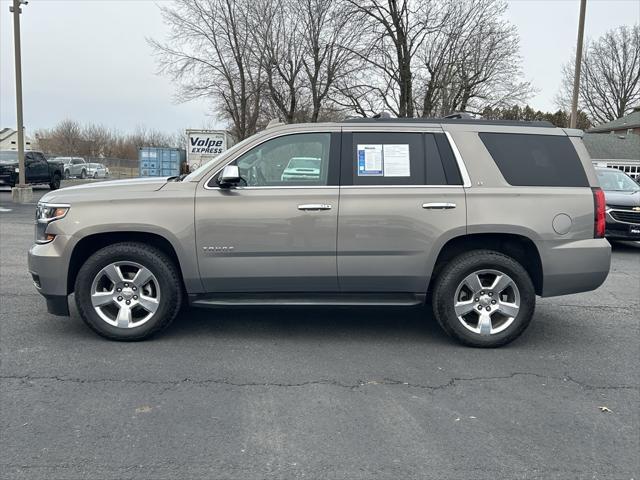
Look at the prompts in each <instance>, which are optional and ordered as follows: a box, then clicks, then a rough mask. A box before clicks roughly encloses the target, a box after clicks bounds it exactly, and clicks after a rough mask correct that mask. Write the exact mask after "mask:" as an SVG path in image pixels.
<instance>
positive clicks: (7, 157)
mask: <svg viewBox="0 0 640 480" xmlns="http://www.w3.org/2000/svg"><path fill="white" fill-rule="evenodd" d="M17 161H18V152H0V163H15V162H17Z"/></svg>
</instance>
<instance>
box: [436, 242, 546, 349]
mask: <svg viewBox="0 0 640 480" xmlns="http://www.w3.org/2000/svg"><path fill="white" fill-rule="evenodd" d="M482 270H497V271H499V272H502V273H505V274H507V275H508V276H509V277H511V279H512V280H513V282H514V283H515V285H516V287H517V289H518V290H519V296H520V309H519V311H518V313H517V314H516V315H515V317H513V318H514V319H513V320H512V322H511V323H510V325H509V326H508V327H506V328H505V329H504V330H503V331H501V332H498V333H492V334H490V335H481V334H480V333H476V332H474V331H471V330H470V329H468V328H467V327H465V325H464V324H463V322H462V321H461V320H460V319H459V318H458V316H457V315H456V312H455V309H454V302H455V297H456V292H457V290H458V287H459V285H461V283H462V282H463V280H464V279H465V278H466V277H467V276H469V275H471V274H473V273H474V272H478V271H482ZM535 301H536V296H535V289H534V287H533V283H532V281H531V278H530V277H529V274H528V273H527V271H526V270H525V269H524V267H523V266H522V265H521V264H520V263H518V262H517V261H516V260H514V259H513V258H511V257H509V256H507V255H504V254H502V253H500V252H496V251H493V250H474V251H471V252H468V253H464V254H462V255H460V256H458V257H456V258H454V259H452V260H451V261H449V262H448V263H447V265H446V266H445V267H444V268H443V269H442V271H441V272H440V273H439V275H438V277H437V279H436V280H435V287H434V290H433V296H432V304H433V313H434V315H435V317H436V319H437V321H438V323H439V324H440V326H441V327H442V329H443V330H444V331H445V332H447V334H449V335H450V336H451V337H453V338H455V339H456V340H458V341H459V342H461V343H462V344H464V345H468V346H472V347H484V348H492V347H499V346H502V345H506V344H507V343H509V342H512V341H513V340H515V339H516V338H518V337H519V336H520V335H521V334H522V332H524V331H525V329H526V328H527V327H528V326H529V323H530V322H531V318H532V316H533V312H534V310H535ZM475 313H476V314H477V313H478V312H475ZM470 314H471V312H470ZM462 318H463V319H467V318H469V317H465V316H462ZM492 318H493V317H492ZM505 323H506V322H505ZM478 326H479V324H478ZM492 328H493V327H492Z"/></svg>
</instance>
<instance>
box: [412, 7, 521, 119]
mask: <svg viewBox="0 0 640 480" xmlns="http://www.w3.org/2000/svg"><path fill="white" fill-rule="evenodd" d="M506 8H507V4H506V2H504V0H460V1H458V2H454V3H450V4H449V11H448V15H447V18H448V19H449V20H448V21H447V22H446V24H444V25H442V28H440V29H438V30H434V31H432V33H431V34H430V35H429V36H428V37H427V39H426V40H425V42H424V46H423V48H422V49H421V50H420V52H419V53H418V56H417V61H416V64H417V68H416V71H417V78H418V79H419V80H416V81H417V82H418V84H419V88H418V92H417V93H418V95H416V109H417V110H419V111H421V114H422V116H433V115H447V114H449V113H452V112H454V111H475V112H479V111H480V110H481V109H483V108H485V107H487V106H490V107H496V106H505V105H512V104H522V103H524V102H525V101H526V100H527V99H528V98H529V97H530V96H531V94H532V92H533V89H532V87H531V84H530V83H529V82H525V81H522V80H521V79H522V67H521V63H522V62H521V58H520V56H519V38H518V34H517V31H516V29H515V27H514V26H513V25H511V24H509V23H508V22H507V21H505V20H504V19H503V17H504V13H505V10H506Z"/></svg>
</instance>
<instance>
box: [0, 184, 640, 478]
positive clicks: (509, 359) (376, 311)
mask: <svg viewBox="0 0 640 480" xmlns="http://www.w3.org/2000/svg"><path fill="white" fill-rule="evenodd" d="M45 191H46V190H44V191H40V192H39V193H44V192H45ZM9 202H10V194H9V192H8V191H0V206H3V207H6V208H11V209H12V211H11V212H3V213H0V242H1V243H0V249H1V251H0V253H1V256H0V276H1V282H0V284H1V285H0V312H1V319H0V348H1V360H2V363H1V365H0V405H1V409H0V428H1V436H0V442H1V443H0V446H1V448H0V472H2V474H1V475H0V476H1V477H2V478H11V479H39V478H42V479H76V478H77V479H123V478H124V479H138V478H140V479H147V478H154V479H155V478H157V479H175V478H180V479H182V478H184V479H187V478H188V479H192V478H193V479H197V478H202V479H205V478H207V479H209V478H216V479H217V478H225V479H226V478H228V479H243V480H244V479H254V478H255V479H263V478H311V479H316V478H317V479H334V478H335V479H338V478H345V479H347V478H348V479H374V478H380V479H397V478H434V479H435V478H437V479H513V478H522V479H533V478H536V479H537V478H540V479H571V478H576V479H578V478H580V479H582V478H595V479H605V478H606V479H616V480H617V479H631V478H635V479H638V478H639V477H640V465H639V460H638V455H637V453H638V451H640V419H639V411H640V409H639V407H640V389H639V385H640V374H639V368H638V367H639V366H640V336H639V333H640V331H639V330H640V325H639V321H640V316H639V314H638V312H639V311H640V246H639V245H637V244H619V245H616V246H615V247H614V255H613V264H612V270H611V274H610V276H609V279H608V280H607V282H606V283H605V285H604V286H603V287H601V288H600V289H599V290H597V291H596V292H590V293H585V294H579V295H572V296H568V297H557V298H549V299H538V300H539V303H538V307H537V310H536V314H535V316H534V320H533V322H532V324H531V326H530V328H529V329H528V330H527V332H525V334H524V335H523V336H522V337H521V338H520V339H518V340H517V341H515V342H514V343H512V344H511V345H509V346H507V347H503V348H501V349H497V350H479V349H470V348H465V347H462V346H459V345H457V344H456V343H453V342H452V341H451V340H449V339H448V338H447V337H446V335H444V334H443V333H442V332H441V331H440V329H439V328H438V327H437V324H436V323H435V321H433V320H432V318H431V316H430V315H428V314H427V312H426V311H425V310H422V309H413V308H411V309H400V308H396V309H391V308H388V309H380V308H362V309H358V310H354V309H347V308H314V309H309V308H289V309H280V308H269V309H259V308H243V309H240V308H234V309H216V310H187V311H185V312H184V313H183V314H181V316H180V317H179V318H178V319H177V320H176V322H175V323H174V324H173V326H172V327H171V328H170V329H169V330H168V331H166V332H165V333H164V334H163V335H162V336H161V337H159V338H157V339H155V340H152V341H147V342H142V343H127V344H125V343H113V342H109V341H106V340H103V339H101V338H99V337H97V336H96V335H95V334H93V333H92V332H91V331H90V330H89V329H87V328H86V327H85V326H84V325H83V324H82V321H81V320H80V318H79V317H78V315H77V312H76V311H75V310H73V311H72V317H71V318H65V317H54V316H51V315H49V314H47V313H46V308H45V304H44V300H43V299H42V298H41V297H40V296H39V295H38V294H37V293H36V292H35V289H34V288H33V287H32V285H31V281H30V279H29V275H28V273H27V270H26V250H27V249H28V247H29V245H30V243H31V241H32V238H33V225H32V218H33V205H27V206H15V205H12V204H10V203H9ZM600 407H607V408H608V409H609V410H611V412H602V411H601V409H600Z"/></svg>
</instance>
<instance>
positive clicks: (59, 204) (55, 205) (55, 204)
mask: <svg viewBox="0 0 640 480" xmlns="http://www.w3.org/2000/svg"><path fill="white" fill-rule="evenodd" d="M36 205H42V206H45V207H53V208H71V204H69V203H48V202H38V203H37V204H36Z"/></svg>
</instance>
